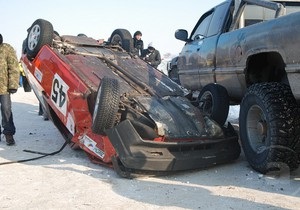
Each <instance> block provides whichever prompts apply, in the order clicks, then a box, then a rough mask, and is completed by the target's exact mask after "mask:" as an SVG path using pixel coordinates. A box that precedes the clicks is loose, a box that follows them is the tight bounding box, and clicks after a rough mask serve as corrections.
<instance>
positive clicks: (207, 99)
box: [199, 91, 213, 116]
mask: <svg viewBox="0 0 300 210" xmlns="http://www.w3.org/2000/svg"><path fill="white" fill-rule="evenodd" d="M212 98H213V97H212V95H211V93H210V92H209V91H206V92H204V93H203V95H202V96H201V98H200V102H199V107H200V110H202V112H203V113H204V114H205V115H207V116H211V114H212V108H213V100H212Z"/></svg>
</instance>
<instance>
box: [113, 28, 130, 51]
mask: <svg viewBox="0 0 300 210" xmlns="http://www.w3.org/2000/svg"><path fill="white" fill-rule="evenodd" d="M110 43H111V44H113V45H117V44H118V45H120V46H121V47H122V48H123V49H124V50H125V51H127V52H132V50H133V48H134V47H133V39H132V36H131V34H130V32H129V31H128V30H126V29H116V30H114V31H113V33H112V34H111V36H110Z"/></svg>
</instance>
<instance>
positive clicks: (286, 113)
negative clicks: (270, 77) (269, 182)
mask: <svg viewBox="0 0 300 210" xmlns="http://www.w3.org/2000/svg"><path fill="white" fill-rule="evenodd" d="M239 126H240V139H241V144H242V147H243V150H244V153H245V156H246V158H247V160H248V162H249V164H250V165H251V166H252V167H253V168H254V169H255V170H256V171H258V172H261V173H263V174H265V173H267V172H269V171H282V170H285V169H286V168H289V170H294V169H296V168H298V156H297V153H296V152H295V151H294V149H295V146H296V145H297V142H298V139H299V132H298V131H297V130H299V113H298V107H297V103H296V100H295V98H294V96H293V94H292V92H291V89H290V87H289V86H287V85H284V84H280V83H275V82H274V83H261V84H254V85H252V86H251V87H249V89H248V91H247V93H246V94H245V96H244V98H243V100H242V103H241V105H240V115H239Z"/></svg>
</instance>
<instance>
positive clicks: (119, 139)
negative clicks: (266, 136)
mask: <svg viewBox="0 0 300 210" xmlns="http://www.w3.org/2000/svg"><path fill="white" fill-rule="evenodd" d="M228 129H229V130H230V131H228V132H226V133H230V134H232V135H231V136H229V137H226V138H224V139H215V140H214V139H208V140H197V141H192V142H191V141H190V142H188V141H186V142H155V141H148V140H143V139H142V138H141V137H140V136H139V134H138V133H137V131H136V130H135V129H134V127H133V126H132V124H131V123H130V121H128V120H125V121H123V122H121V123H120V124H119V125H117V126H115V127H114V128H112V129H110V130H109V131H107V134H108V137H109V139H110V141H111V143H112V145H113V146H114V148H115V150H116V152H117V154H118V156H117V157H114V158H113V159H112V162H113V166H114V168H115V170H116V171H117V173H118V174H119V175H121V176H123V177H127V178H128V177H130V176H131V174H135V173H139V172H142V173H145V172H149V173H154V174H156V173H160V172H172V171H182V170H191V169H198V168H205V167H209V166H213V165H216V164H220V163H225V162H229V161H232V160H235V159H237V158H238V157H239V155H240V152H241V149H240V145H239V143H238V136H237V135H236V132H235V131H234V129H233V127H232V126H231V125H230V124H229V126H228Z"/></svg>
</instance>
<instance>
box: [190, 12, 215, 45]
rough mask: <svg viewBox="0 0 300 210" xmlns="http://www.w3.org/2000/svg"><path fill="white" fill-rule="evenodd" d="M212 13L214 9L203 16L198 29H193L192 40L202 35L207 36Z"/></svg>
mask: <svg viewBox="0 0 300 210" xmlns="http://www.w3.org/2000/svg"><path fill="white" fill-rule="evenodd" d="M212 15H213V11H210V12H208V13H206V14H204V15H203V16H202V17H201V19H200V20H199V21H200V22H199V23H198V24H197V26H196V29H194V30H193V33H192V35H191V40H195V39H198V38H199V37H201V36H202V37H203V36H206V33H207V29H208V26H209V23H210V21H211V18H212Z"/></svg>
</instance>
